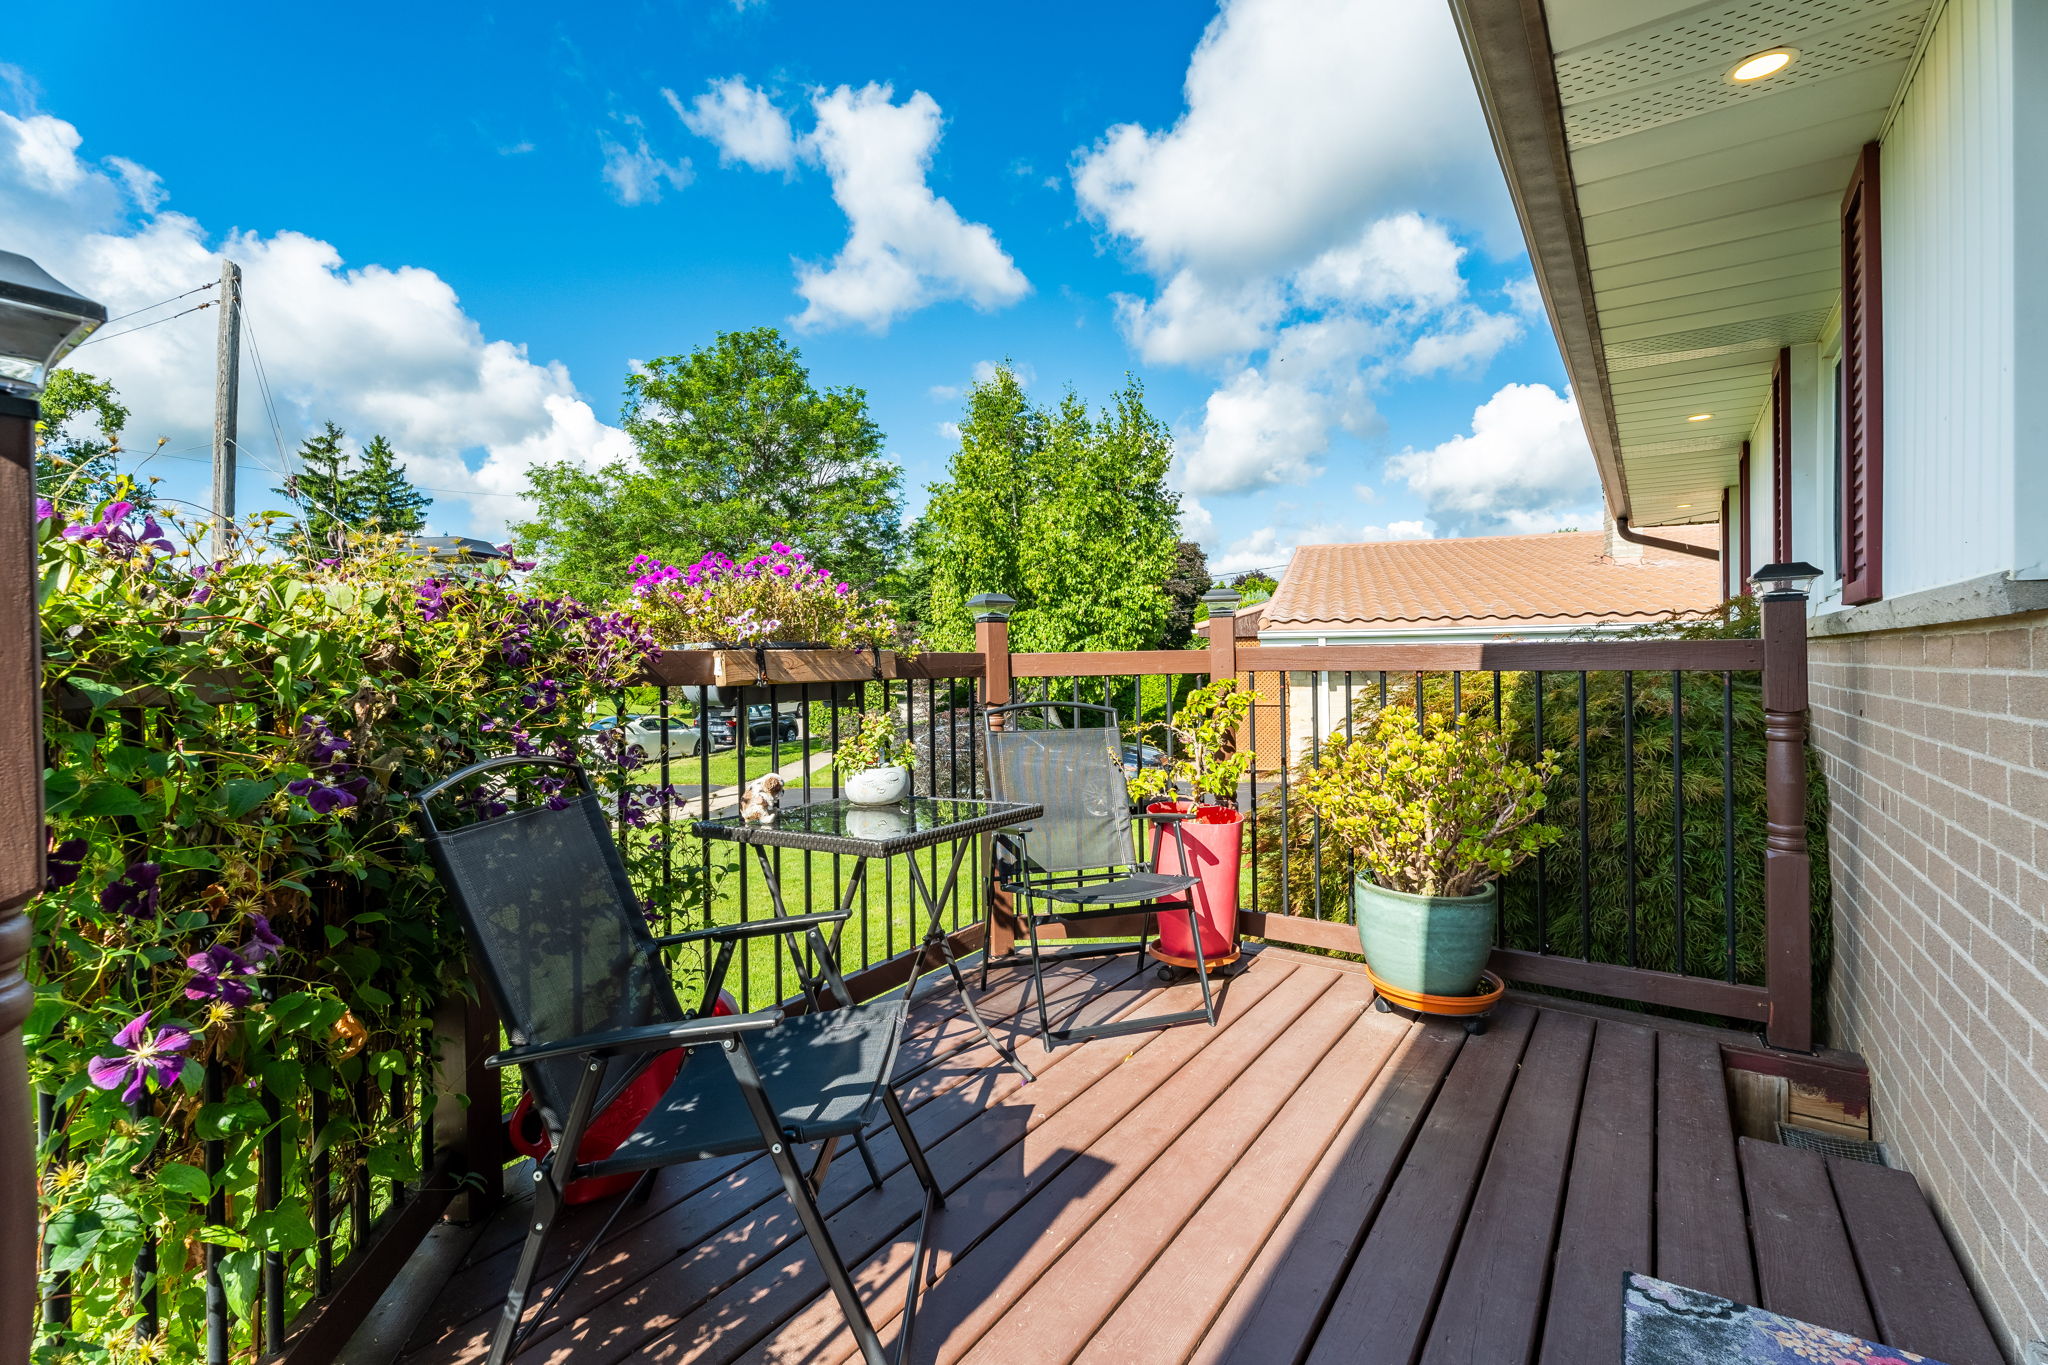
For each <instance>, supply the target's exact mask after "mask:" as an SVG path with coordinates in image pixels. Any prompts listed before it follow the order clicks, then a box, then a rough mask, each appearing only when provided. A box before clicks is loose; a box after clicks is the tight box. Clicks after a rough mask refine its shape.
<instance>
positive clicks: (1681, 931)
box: [1671, 669, 1685, 974]
mask: <svg viewBox="0 0 2048 1365" xmlns="http://www.w3.org/2000/svg"><path fill="white" fill-rule="evenodd" d="M1684 685H1685V677H1684V675H1683V674H1682V673H1680V672H1679V671H1678V670H1677V669H1673V670H1672V672H1671V891H1672V896H1673V900H1672V925H1673V935H1674V942H1675V943H1676V944H1677V945H1678V960H1677V965H1676V967H1675V970H1676V971H1678V972H1679V973H1681V974H1683V973H1684V971H1685V697H1684V695H1683V689H1684Z"/></svg>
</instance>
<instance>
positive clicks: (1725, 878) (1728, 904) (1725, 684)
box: [1721, 672, 1736, 981]
mask: <svg viewBox="0 0 2048 1365" xmlns="http://www.w3.org/2000/svg"><path fill="white" fill-rule="evenodd" d="M1721 898H1722V912H1723V914H1724V915H1725V916H1726V919H1727V925H1726V928H1725V932H1726V934H1727V939H1728V969H1727V971H1726V972H1725V973H1723V975H1725V976H1726V977H1727V979H1728V980H1730V981H1733V980H1735V976H1736V973H1735V675H1734V674H1733V673H1727V672H1724V673H1722V674H1721Z"/></svg>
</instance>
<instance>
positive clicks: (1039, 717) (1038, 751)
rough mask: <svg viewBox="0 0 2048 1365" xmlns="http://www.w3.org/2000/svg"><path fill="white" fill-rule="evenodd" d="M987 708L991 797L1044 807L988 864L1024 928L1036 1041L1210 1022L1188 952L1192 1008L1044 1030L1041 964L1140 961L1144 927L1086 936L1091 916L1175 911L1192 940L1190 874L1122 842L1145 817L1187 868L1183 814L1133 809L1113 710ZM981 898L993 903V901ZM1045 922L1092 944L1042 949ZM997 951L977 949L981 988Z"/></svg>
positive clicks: (1125, 917)
mask: <svg viewBox="0 0 2048 1365" xmlns="http://www.w3.org/2000/svg"><path fill="white" fill-rule="evenodd" d="M987 716H988V722H989V726H990V729H989V732H988V736H987V738H988V775H989V789H990V794H991V795H992V796H994V797H995V798H996V799H997V800H998V801H1022V802H1027V803H1029V804H1032V805H1037V806H1043V807H1045V814H1044V815H1042V816H1040V817H1039V818H1038V819H1036V820H1032V821H1030V822H1029V823H1027V824H1022V825H1013V826H1011V827H1010V828H1008V829H1006V830H1004V831H1003V832H1002V833H1000V834H998V835H997V836H996V856H995V859H994V869H993V870H994V873H995V882H996V888H997V889H998V890H1000V891H1004V892H1007V893H1009V895H1010V896H1011V897H1012V910H1013V913H1014V914H1015V915H1016V917H1017V919H1018V920H1019V921H1020V922H1021V925H1022V927H1023V929H1024V942H1023V943H1022V944H1021V945H1020V946H1021V950H1022V954H1023V956H1024V958H1025V960H1026V962H1027V964H1028V965H1029V966H1030V968H1031V997H1032V999H1033V1000H1034V1001H1035V1003H1036V1006H1037V1013H1038V1031H1039V1036H1040V1037H1041V1038H1042V1039H1043V1040H1044V1042H1045V1046H1046V1048H1047V1049H1048V1050H1050V1049H1051V1048H1052V1047H1053V1045H1054V1044H1055V1043H1059V1042H1079V1041H1081V1040H1082V1039H1084V1038H1100V1037H1107V1036H1110V1035H1114V1034H1119V1033H1132V1032H1136V1031H1137V1030H1139V1029H1147V1028H1158V1027H1166V1026H1170V1025H1174V1024H1186V1023H1194V1022H1196V1021H1198V1020H1199V1021H1203V1022H1206V1023H1209V1024H1211V1025H1213V1024H1215V1022H1216V1002H1215V998H1214V996H1213V995H1211V993H1210V990H1209V968H1208V964H1207V962H1206V961H1204V960H1203V959H1202V958H1201V957H1200V956H1199V955H1197V957H1196V959H1195V965H1194V973H1195V976H1196V979H1197V980H1198V981H1199V982H1200V985H1201V993H1202V1007H1201V1008H1200V1009H1190V1010H1176V1011H1172V1012H1169V1013H1165V1014H1152V1015H1146V1016H1144V1017H1143V1018H1134V1017H1128V1016H1127V1017H1125V1018H1121V1019H1117V1020H1113V1021H1106V1022H1101V1023H1095V1024H1087V1025H1079V1024H1070V1025H1068V1026H1066V1027H1054V1025H1053V1020H1052V1015H1051V1012H1050V1010H1049V1008H1048V1006H1047V1003H1046V990H1045V977H1044V974H1043V971H1042V966H1043V964H1044V963H1046V962H1054V961H1057V962H1066V961H1072V960H1074V959H1077V958H1090V957H1108V956H1114V955H1117V954H1123V953H1131V954H1135V955H1136V956H1137V958H1138V960H1139V961H1140V963H1142V962H1143V961H1144V959H1145V957H1146V955H1147V954H1148V953H1149V952H1150V951H1151V949H1150V941H1151V932H1150V929H1149V927H1147V928H1145V929H1144V930H1143V931H1142V932H1141V936H1140V937H1139V938H1138V939H1136V940H1135V941H1127V942H1126V941H1119V942H1102V941H1099V940H1096V938H1095V935H1093V934H1091V932H1090V929H1089V926H1090V924H1091V922H1097V921H1107V920H1119V921H1122V922H1125V923H1128V922H1129V920H1130V919H1131V918H1132V915H1133V912H1134V911H1136V912H1138V913H1139V914H1140V915H1141V916H1144V915H1160V916H1163V915H1174V916H1179V917H1183V918H1184V919H1185V922H1186V924H1187V926H1188V935H1189V940H1188V941H1189V942H1191V943H1193V942H1199V941H1200V931H1199V929H1198V927H1197V924H1196V920H1195V904H1194V901H1193V899H1192V898H1191V895H1190V888H1191V887H1193V886H1194V885H1195V883H1196V882H1197V880H1199V879H1198V878H1197V877H1195V876H1192V875H1189V874H1188V873H1187V872H1186V871H1185V870H1182V871H1177V872H1171V873H1169V872H1162V871H1160V870H1159V868H1158V867H1157V866H1156V860H1155V859H1151V858H1148V859H1144V860H1142V861H1141V860H1140V858H1139V856H1138V851H1137V848H1136V843H1135V840H1134V839H1133V838H1132V829H1133V826H1134V821H1135V820H1137V819H1144V820H1147V821H1151V822H1154V823H1155V824H1156V825H1158V826H1159V827H1161V828H1163V829H1164V830H1166V831H1167V833H1168V834H1169V835H1170V837H1171V838H1172V840H1173V844H1174V847H1175V849H1176V850H1177V851H1178V852H1179V854H1180V867H1181V868H1182V869H1186V868H1188V867H1190V866H1192V864H1191V863H1190V861H1189V860H1188V857H1187V850H1186V847H1185V841H1184V839H1183V837H1182V835H1181V832H1180V829H1179V822H1180V821H1181V820H1182V819H1185V818H1186V816H1185V815H1184V814H1183V813H1178V812H1175V813H1167V812H1153V811H1147V812H1146V813H1145V814H1144V815H1143V816H1138V817H1134V816H1133V815H1132V814H1131V792H1130V784H1129V783H1128V782H1127V781H1126V780H1125V777H1124V765H1123V745H1122V739H1123V732H1122V730H1121V729H1119V728H1118V726H1117V713H1116V708H1115V707H1112V706H1098V705H1096V704H1094V703H1092V702H1078V701H1077V702H1062V701H1038V702H1015V703H1012V704H1010V705H1007V706H992V707H990V708H988V712H987ZM990 903H991V905H993V904H994V898H991V900H990ZM1053 925H1057V926H1059V929H1060V933H1061V936H1062V937H1063V938H1076V939H1081V940H1094V941H1083V942H1077V943H1075V944H1073V945H1072V946H1064V947H1059V948H1047V947H1045V946H1044V945H1043V944H1042V943H1041V942H1040V930H1041V928H1046V927H1048V926H1053ZM1112 932H1118V933H1122V932H1126V931H1125V930H1122V929H1117V930H1113V931H1112ZM995 957H996V954H995V953H993V952H989V953H984V954H982V959H981V980H982V985H983V986H984V987H986V986H987V984H988V973H989V967H990V966H991V964H992V963H993V961H994V960H995Z"/></svg>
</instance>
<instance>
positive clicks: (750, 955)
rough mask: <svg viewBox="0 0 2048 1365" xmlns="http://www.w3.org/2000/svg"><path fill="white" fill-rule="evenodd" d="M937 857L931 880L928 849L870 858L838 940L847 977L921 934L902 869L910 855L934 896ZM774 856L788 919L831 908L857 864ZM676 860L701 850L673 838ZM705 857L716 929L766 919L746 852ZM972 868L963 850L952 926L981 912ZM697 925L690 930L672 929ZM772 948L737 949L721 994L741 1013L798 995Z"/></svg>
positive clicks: (784, 959)
mask: <svg viewBox="0 0 2048 1365" xmlns="http://www.w3.org/2000/svg"><path fill="white" fill-rule="evenodd" d="M936 852H937V855H938V858H939V860H940V861H939V863H938V869H937V872H936V874H935V873H934V871H933V861H932V860H933V856H934V852H933V851H932V850H924V851H921V852H919V853H917V854H914V855H904V856H903V857H897V858H889V859H881V858H876V859H871V860H869V863H868V873H867V886H866V888H865V894H864V896H863V898H862V899H860V900H856V901H855V903H854V913H853V918H852V919H851V920H849V921H848V922H847V925H846V929H845V932H844V936H843V937H842V939H841V940H840V946H839V958H840V965H841V967H842V968H843V969H844V970H845V971H846V972H847V973H848V974H851V973H853V972H855V971H858V970H860V969H861V968H862V967H864V966H868V965H871V964H873V963H877V962H880V961H882V960H883V959H884V958H887V957H889V956H891V955H892V954H895V953H900V952H902V951H904V950H905V949H906V948H908V947H910V945H911V944H913V943H915V942H916V941H917V940H918V939H919V938H920V937H922V936H923V934H924V930H925V911H924V907H923V904H922V902H917V901H916V892H915V891H913V890H912V888H911V885H910V875H909V873H908V871H907V870H906V869H905V867H904V863H905V862H906V861H907V859H908V858H909V857H912V856H914V857H916V858H917V859H918V866H919V869H920V870H921V871H922V872H923V873H924V874H925V877H926V879H927V881H928V883H930V884H931V885H932V887H933V890H934V891H936V890H937V889H938V884H939V883H940V882H942V881H943V880H944V878H945V869H946V865H947V862H948V861H949V860H950V859H951V857H952V852H951V850H950V849H940V850H937V851H936ZM778 854H779V855H780V859H781V881H782V894H783V902H784V907H785V908H786V909H787V910H788V911H789V913H791V914H803V913H805V912H807V911H809V912H822V911H826V910H831V909H833V908H835V907H836V906H837V905H838V903H839V896H840V893H841V891H842V890H843V888H844V887H845V885H846V883H847V881H848V880H849V879H850V878H851V877H852V875H853V869H854V866H855V864H856V862H857V861H858V860H857V859H854V858H846V857H841V858H834V857H833V856H832V855H831V854H829V853H811V854H805V853H803V852H801V851H799V850H797V849H787V848H786V849H771V850H770V851H769V855H770V857H775V856H777V855H778ZM742 855H744V861H743V860H742ZM676 856H677V857H678V858H679V859H680V858H684V857H688V858H691V859H701V857H702V851H701V845H700V843H699V841H698V840H697V839H696V837H695V836H694V835H690V834H687V833H686V834H682V835H681V836H680V837H678V839H677V841H676ZM711 859H712V870H713V876H714V878H715V888H716V889H715V891H714V893H713V896H712V905H713V911H712V915H713V919H714V921H715V922H716V923H719V924H737V923H739V922H740V921H741V920H743V919H744V920H757V919H766V918H767V917H769V916H771V915H773V914H774V913H775V906H774V901H773V899H772V898H771V897H770V896H769V894H768V883H767V879H766V877H765V876H764V875H763V874H762V871H761V865H760V862H759V861H758V860H757V859H756V858H755V857H754V854H753V852H752V850H750V849H746V848H743V847H741V846H740V845H738V844H731V843H723V842H720V843H714V844H712V845H711ZM835 864H836V865H837V867H836V869H835V866H834V865H835ZM699 865H701V863H700V864H699ZM975 866H976V860H975V853H974V851H973V850H972V849H970V850H968V853H967V858H966V861H965V862H964V863H963V865H962V866H961V869H960V887H959V890H958V893H957V894H956V896H955V898H954V906H955V907H957V909H958V917H957V924H958V926H961V927H964V926H966V925H968V924H972V923H974V922H975V921H976V920H977V919H978V918H979V916H980V913H981V911H980V902H979V901H978V899H977V898H976V895H975V882H976V877H975V875H974V874H975ZM741 867H744V868H745V876H744V877H741V876H740V875H739V869H740V868H741ZM914 902H915V908H914V910H913V903H914ZM696 927H698V925H697V924H678V925H676V926H675V928H676V929H677V930H682V929H687V928H696ZM955 927H956V918H955V915H954V913H953V912H952V910H950V909H949V911H948V913H947V915H946V928H947V930H948V931H949V932H950V931H951V930H952V929H953V928H955ZM656 932H657V933H660V932H667V930H666V928H665V927H664V926H656ZM782 941H783V942H784V943H785V944H787V943H789V942H791V940H787V939H785V940H782ZM776 943H777V940H776V939H775V938H760V939H754V940H751V941H749V942H747V943H743V944H741V946H740V948H739V950H738V952H736V953H735V955H734V957H733V964H732V968H731V971H730V974H729V975H728V977H727V979H726V989H727V990H729V991H731V992H732V993H733V994H734V995H735V996H737V997H740V999H741V1001H742V1004H743V1005H744V1007H746V1008H749V1009H760V1008H762V1007H763V1006H765V1005H768V1004H771V1003H773V1002H775V1001H777V1000H782V999H785V998H787V997H788V996H791V995H793V994H795V993H796V991H797V989H798V981H797V977H796V972H795V969H794V967H793V966H792V964H791V961H790V957H789V954H788V951H787V948H786V947H785V949H784V950H783V951H781V952H778V951H777V947H776ZM702 960H703V959H698V961H700V962H701V961H702ZM677 965H678V967H679V968H682V967H686V966H690V965H693V964H691V963H690V960H689V959H688V958H679V959H678V963H677ZM683 989H684V991H685V993H686V995H688V996H689V997H690V1000H689V1003H694V1000H695V998H696V992H698V991H700V990H701V989H702V986H701V977H697V976H695V975H694V973H693V975H692V979H691V980H690V981H687V982H684V983H683Z"/></svg>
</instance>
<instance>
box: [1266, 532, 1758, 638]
mask: <svg viewBox="0 0 2048 1365" xmlns="http://www.w3.org/2000/svg"><path fill="white" fill-rule="evenodd" d="M1663 534H1664V535H1665V536H1667V537H1669V538H1671V539H1675V540H1682V541H1685V542H1686V543H1688V544H1693V545H1699V546H1702V547H1714V546H1718V544H1719V540H1720V530H1719V528H1717V527H1704V526H1702V527H1691V526H1688V527H1677V528H1674V529H1672V530H1670V531H1667V532H1664V533H1663ZM1607 545H1608V541H1607V536H1606V535H1605V533H1603V532H1600V531H1567V532H1558V533H1556V534H1553V535H1540V536H1475V537H1471V538H1468V539H1461V540H1393V541H1378V542H1372V543H1368V544H1364V545H1304V546H1302V547H1301V548H1300V549H1298V550H1296V551H1295V552H1294V560H1293V562H1292V563H1290V564H1289V565H1288V566H1287V572H1286V573H1285V574H1284V575H1283V576H1282V578H1281V580H1280V590H1279V591H1278V592H1276V593H1274V594H1273V597H1272V600H1271V601H1268V602H1263V603H1261V604H1260V605H1261V606H1262V607H1264V608H1265V610H1264V612H1263V613H1262V614H1261V620H1260V629H1261V630H1263V631H1264V632H1265V633H1267V634H1268V635H1272V634H1275V633H1280V632H1287V633H1294V632H1312V631H1328V632H1330V633H1350V632H1354V631H1361V630H1407V631H1413V630H1429V629H1438V628H1441V629H1453V628H1455V629H1466V630H1469V629H1483V628H1486V627H1489V626H1498V627H1500V628H1502V629H1513V628H1516V627H1530V626H1592V625H1602V624H1630V623H1637V622H1644V621H1654V620H1658V619H1660V618H1662V617H1665V616H1668V615H1670V614H1671V613H1672V612H1674V611H1686V612H1691V611H1700V612H1703V611H1706V610H1708V609H1709V608H1711V607H1713V606H1715V605H1716V604H1718V603H1719V602H1720V601H1721V566H1720V564H1719V563H1718V561H1716V560H1712V559H1702V558H1700V557H1698V556H1694V555H1680V554H1674V553H1670V552H1667V551H1659V550H1654V549H1648V548H1645V549H1643V550H1642V553H1641V558H1639V559H1619V558H1613V557H1610V556H1609V555H1608V553H1607Z"/></svg>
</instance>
